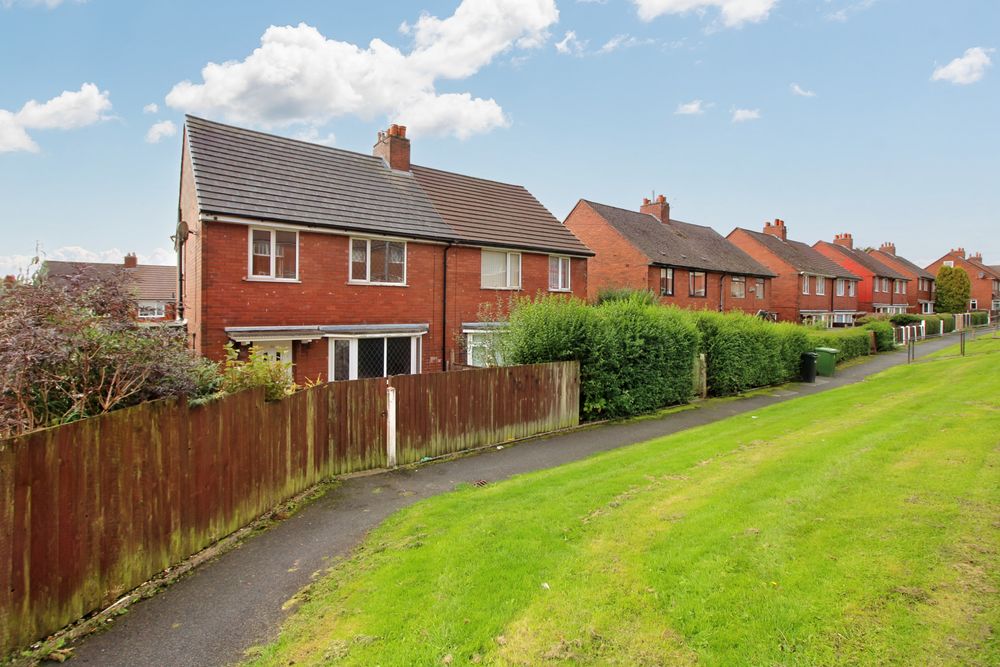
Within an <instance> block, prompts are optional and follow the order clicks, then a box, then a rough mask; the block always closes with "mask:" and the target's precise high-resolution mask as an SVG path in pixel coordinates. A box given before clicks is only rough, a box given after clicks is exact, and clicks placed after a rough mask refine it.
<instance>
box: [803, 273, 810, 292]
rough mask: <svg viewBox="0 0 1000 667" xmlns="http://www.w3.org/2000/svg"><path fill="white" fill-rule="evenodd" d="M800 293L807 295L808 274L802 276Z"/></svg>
mask: <svg viewBox="0 0 1000 667" xmlns="http://www.w3.org/2000/svg"><path fill="white" fill-rule="evenodd" d="M802 293H803V294H809V274H808V273H803V274H802Z"/></svg>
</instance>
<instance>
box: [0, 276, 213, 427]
mask: <svg viewBox="0 0 1000 667" xmlns="http://www.w3.org/2000/svg"><path fill="white" fill-rule="evenodd" d="M134 304H135V302H134V299H133V295H132V286H131V284H129V283H128V282H126V280H125V278H124V277H123V276H116V275H111V276H108V275H97V274H95V273H91V272H82V273H80V274H79V275H77V276H73V277H70V278H67V279H61V280H59V281H56V280H52V279H47V278H45V277H44V276H43V277H41V278H39V279H38V281H37V282H35V283H31V282H27V281H23V280H22V281H16V282H13V283H7V284H5V286H4V288H3V289H0V436H5V435H15V434H19V433H24V432H27V431H30V430H34V429H37V428H43V427H46V426H54V425H57V424H62V423H66V422H70V421H74V420H77V419H82V418H84V417H89V416H92V415H98V414H102V413H105V412H109V411H111V410H115V409H118V408H122V407H127V406H130V405H136V404H138V403H141V402H143V401H148V400H152V399H157V398H163V397H167V396H197V395H199V394H201V393H204V392H210V391H212V390H213V389H214V387H213V384H214V380H213V379H212V372H213V369H214V366H213V365H210V364H207V363H206V362H204V361H202V360H200V359H198V358H197V357H196V356H194V355H193V354H192V353H191V352H189V351H188V349H187V347H186V344H185V340H184V335H183V333H182V332H181V331H179V330H177V329H173V328H168V327H156V326H153V327H149V326H142V325H140V324H139V323H137V322H136V321H135V320H134V318H133V313H134V309H135V305H134Z"/></svg>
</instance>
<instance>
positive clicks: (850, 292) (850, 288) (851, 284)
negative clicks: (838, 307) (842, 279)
mask: <svg viewBox="0 0 1000 667" xmlns="http://www.w3.org/2000/svg"><path fill="white" fill-rule="evenodd" d="M857 285H858V283H857V281H856V280H848V281H847V296H854V290H855V289H857Z"/></svg>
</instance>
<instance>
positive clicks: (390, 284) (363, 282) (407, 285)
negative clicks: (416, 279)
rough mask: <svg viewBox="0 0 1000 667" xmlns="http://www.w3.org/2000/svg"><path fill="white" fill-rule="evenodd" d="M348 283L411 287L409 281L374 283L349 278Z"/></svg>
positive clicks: (368, 285)
mask: <svg viewBox="0 0 1000 667" xmlns="http://www.w3.org/2000/svg"><path fill="white" fill-rule="evenodd" d="M347 284H348V285H364V286H365V287H409V286H410V285H409V283H373V282H369V281H367V280H348V281H347Z"/></svg>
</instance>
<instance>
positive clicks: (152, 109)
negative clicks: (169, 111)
mask: <svg viewBox="0 0 1000 667" xmlns="http://www.w3.org/2000/svg"><path fill="white" fill-rule="evenodd" d="M159 111H160V105H159V104H157V103H156V102H150V103H149V104H147V105H146V106H144V107H143V108H142V112H143V113H159Z"/></svg>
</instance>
